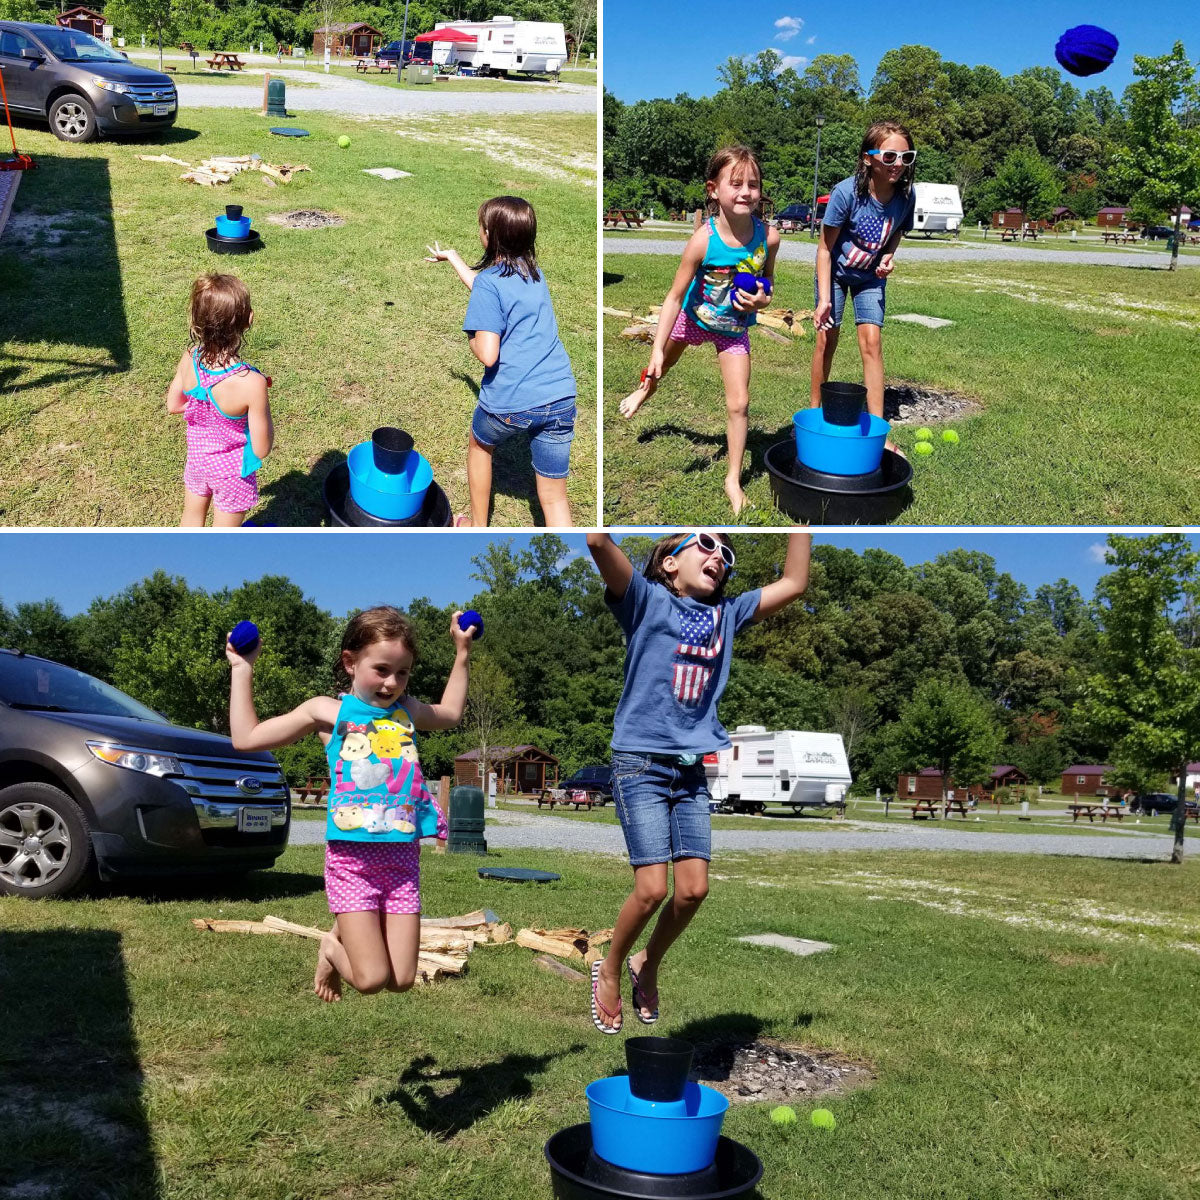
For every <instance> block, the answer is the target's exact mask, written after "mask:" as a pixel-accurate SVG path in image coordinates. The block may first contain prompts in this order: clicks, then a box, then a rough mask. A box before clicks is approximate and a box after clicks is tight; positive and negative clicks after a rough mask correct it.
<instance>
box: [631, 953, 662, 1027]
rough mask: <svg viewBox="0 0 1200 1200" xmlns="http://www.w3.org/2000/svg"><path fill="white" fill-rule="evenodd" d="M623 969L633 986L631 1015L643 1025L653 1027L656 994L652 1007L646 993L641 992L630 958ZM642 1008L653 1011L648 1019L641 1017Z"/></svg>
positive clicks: (656, 993) (655, 1018)
mask: <svg viewBox="0 0 1200 1200" xmlns="http://www.w3.org/2000/svg"><path fill="white" fill-rule="evenodd" d="M625 969H626V970H627V971H628V972H629V982H630V983H632V984H633V1015H634V1016H635V1017H637V1019H638V1020H639V1021H641V1023H642V1024H643V1025H653V1024H654V1022H655V1021H657V1020H658V1003H657V1001H658V992H655V993H654V999H655V1003H654V1004H653V1005H652V1004H651V1003H650V1001H649V998H648V997H647V996H646V993H645V992H643V991H642V985H641V983H639V982H638V977H637V972H636V971H635V970H634V969H633V958H632V957H630V958H627V959H626V960H625ZM643 1008H651V1009H653V1011H652V1012H651V1013H650V1015H649V1016H648V1017H643V1016H642V1009H643Z"/></svg>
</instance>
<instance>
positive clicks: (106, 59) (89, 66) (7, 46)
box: [0, 21, 179, 142]
mask: <svg viewBox="0 0 1200 1200" xmlns="http://www.w3.org/2000/svg"><path fill="white" fill-rule="evenodd" d="M0 72H3V75H4V87H5V91H6V92H7V93H8V107H9V108H10V109H11V110H12V111H13V112H14V113H21V114H23V115H25V116H31V117H38V118H42V119H44V120H47V121H49V122H50V131H51V132H52V133H53V134H54V136H55V137H57V138H59V139H60V140H61V141H64V142H90V141H91V140H92V139H93V138H95V137H96V136H97V135H98V134H100V133H137V132H139V131H143V130H157V129H166V128H168V127H169V126H171V125H174V124H175V118H176V116H177V115H178V113H179V101H178V97H177V95H176V93H175V84H174V83H172V82H171V79H170V78H169V76H167V75H163V74H161V73H160V72H158V71H152V70H150V69H149V68H148V67H138V66H134V64H133V63H131V62H130V61H129V60H128V59H127V58H126V57H125V56H124V55H123V54H120V53H118V52H117V51H116V50H114V49H112V47H111V46H106V45H105V44H104V43H103V42H102V41H100V39H99V38H94V37H92V35H91V34H89V33H83V32H82V31H81V30H78V29H64V28H62V27H60V26H58V25H36V24H31V23H28V22H23V21H0Z"/></svg>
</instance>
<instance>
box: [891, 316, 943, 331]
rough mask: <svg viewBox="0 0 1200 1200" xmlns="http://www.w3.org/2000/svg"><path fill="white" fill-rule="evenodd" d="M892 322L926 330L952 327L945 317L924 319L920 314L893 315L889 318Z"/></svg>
mask: <svg viewBox="0 0 1200 1200" xmlns="http://www.w3.org/2000/svg"><path fill="white" fill-rule="evenodd" d="M889 319H890V320H892V321H907V322H908V323H909V324H910V325H924V326H925V328H926V329H941V328H942V326H943V325H953V324H954V322H953V321H947V320H946V318H945V317H925V316H922V315H921V314H920V313H895V314H894V315H893V316H892V317H890V318H889Z"/></svg>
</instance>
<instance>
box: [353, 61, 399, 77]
mask: <svg viewBox="0 0 1200 1200" xmlns="http://www.w3.org/2000/svg"><path fill="white" fill-rule="evenodd" d="M393 65H394V64H393V63H392V60H391V59H388V58H356V59H355V60H354V69H355V70H356V71H360V72H361V73H362V74H363V75H366V74H367V73H368V72H370V71H378V72H379V73H380V75H384V74H386V73H387V72H388V71H390V70H391V69H392V67H393Z"/></svg>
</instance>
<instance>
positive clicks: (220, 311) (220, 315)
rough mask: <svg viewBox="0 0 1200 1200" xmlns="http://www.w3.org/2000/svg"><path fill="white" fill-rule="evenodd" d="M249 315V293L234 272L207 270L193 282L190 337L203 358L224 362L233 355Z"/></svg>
mask: <svg viewBox="0 0 1200 1200" xmlns="http://www.w3.org/2000/svg"><path fill="white" fill-rule="evenodd" d="M250 316H251V312H250V293H249V292H248V291H247V290H246V285H245V284H244V283H243V282H242V281H241V280H240V279H239V278H238V277H237V276H236V275H218V274H216V272H211V271H210V272H209V273H208V274H207V275H201V276H200V278H199V279H197V280H196V282H195V283H193V284H192V298H191V303H190V306H189V317H190V320H191V338H192V343H193V344H194V345H196V346H199V347H200V358H201V359H202V360H203V361H204V362H208V363H213V364H216V363H225V362H229V361H230V360H231V359H234V358H236V357H237V355H238V351H239V350H241V348H242V339H243V338H244V337H245V336H246V330H247V329H249V328H250Z"/></svg>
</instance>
